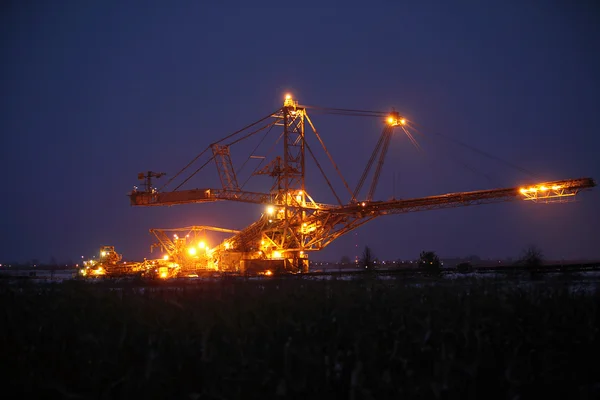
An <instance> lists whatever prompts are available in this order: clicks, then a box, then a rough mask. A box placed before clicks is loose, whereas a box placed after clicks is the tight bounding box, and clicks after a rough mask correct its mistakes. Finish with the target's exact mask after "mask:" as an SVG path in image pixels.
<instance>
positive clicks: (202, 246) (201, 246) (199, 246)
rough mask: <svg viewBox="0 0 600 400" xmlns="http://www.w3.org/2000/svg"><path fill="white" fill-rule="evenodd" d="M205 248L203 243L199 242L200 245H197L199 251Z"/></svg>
mask: <svg viewBox="0 0 600 400" xmlns="http://www.w3.org/2000/svg"><path fill="white" fill-rule="evenodd" d="M205 247H206V243H204V242H200V243H198V248H199V249H203V248H205Z"/></svg>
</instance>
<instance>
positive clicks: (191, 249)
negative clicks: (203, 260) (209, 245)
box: [188, 247, 196, 256]
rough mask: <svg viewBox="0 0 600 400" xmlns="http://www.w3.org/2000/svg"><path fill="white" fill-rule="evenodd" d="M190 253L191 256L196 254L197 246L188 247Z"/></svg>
mask: <svg viewBox="0 0 600 400" xmlns="http://www.w3.org/2000/svg"><path fill="white" fill-rule="evenodd" d="M188 253H189V254H190V256H195V255H196V248H195V247H190V248H189V249H188Z"/></svg>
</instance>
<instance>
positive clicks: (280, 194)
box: [129, 95, 595, 273]
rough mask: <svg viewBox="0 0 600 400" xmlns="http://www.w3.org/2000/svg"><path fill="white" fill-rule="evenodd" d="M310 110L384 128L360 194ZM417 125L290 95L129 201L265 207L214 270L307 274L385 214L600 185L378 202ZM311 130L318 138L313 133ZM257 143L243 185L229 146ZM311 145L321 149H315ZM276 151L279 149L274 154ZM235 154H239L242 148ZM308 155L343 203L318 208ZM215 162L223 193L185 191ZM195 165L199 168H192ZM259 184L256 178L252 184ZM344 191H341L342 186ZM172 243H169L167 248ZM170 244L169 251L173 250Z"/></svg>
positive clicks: (586, 181)
mask: <svg viewBox="0 0 600 400" xmlns="http://www.w3.org/2000/svg"><path fill="white" fill-rule="evenodd" d="M309 110H310V112H311V113H313V112H315V113H321V114H337V115H352V116H366V117H375V118H379V119H381V120H382V122H383V123H384V128H383V132H382V134H381V136H380V138H379V140H378V142H377V144H376V146H375V149H374V151H373V153H372V154H371V156H370V158H369V160H368V162H367V165H366V167H365V169H364V172H363V174H362V176H361V177H360V179H359V180H358V184H357V185H356V187H355V189H354V190H351V189H350V187H349V185H348V183H347V182H346V180H345V179H344V177H343V176H342V173H341V171H340V169H339V168H338V166H337V164H336V163H335V162H334V160H333V158H332V157H331V155H330V153H329V152H328V151H327V148H326V147H325V144H324V142H323V140H322V138H321V136H320V135H319V133H318V132H317V130H316V129H315V126H314V125H313V122H312V121H311V119H310V118H309V115H308V111H309ZM274 128H277V129H274ZM413 128H414V126H413V124H412V123H411V122H410V121H408V120H407V119H406V118H404V117H402V116H400V115H399V114H398V113H397V112H391V113H389V112H387V113H386V112H376V111H361V110H346V109H339V108H323V107H313V106H305V105H299V104H298V103H297V102H296V101H294V100H293V99H292V97H291V96H289V95H287V96H286V98H285V101H284V104H283V106H282V107H281V108H279V109H278V110H276V111H274V112H272V113H269V114H268V115H266V116H265V117H263V118H261V119H260V120H258V121H256V122H254V123H252V124H250V125H248V126H246V127H245V128H243V129H241V130H239V131H237V132H234V133H232V134H230V135H228V136H226V137H225V138H223V139H221V140H219V141H217V142H215V143H213V144H211V145H209V146H208V147H207V148H206V149H205V150H204V151H202V152H201V153H200V154H198V155H197V156H196V157H195V158H194V159H193V160H192V161H191V162H190V163H189V164H188V165H187V166H185V167H184V168H183V169H182V170H180V171H179V172H178V173H177V174H175V175H174V176H173V177H171V178H170V179H169V180H168V182H166V184H165V185H164V186H163V187H162V188H160V189H156V188H152V183H151V178H152V177H153V176H155V173H153V172H151V171H149V172H148V174H146V175H144V174H143V173H142V174H140V179H144V180H145V183H146V189H145V190H143V191H138V190H134V191H133V192H131V193H129V197H130V201H131V204H132V205H133V206H171V205H176V204H189V203H208V202H215V201H225V200H228V201H236V202H245V203H255V204H263V205H265V211H264V213H263V214H262V215H261V216H260V218H259V219H258V220H257V221H255V222H254V223H252V224H250V225H249V226H247V227H246V228H244V229H242V230H241V231H240V232H237V233H235V234H234V235H233V236H232V237H230V238H228V239H226V240H225V241H223V242H222V243H220V244H219V245H218V246H216V247H214V248H212V249H210V255H211V258H212V260H211V261H210V262H212V264H211V265H212V266H215V267H216V268H218V270H219V271H236V272H240V273H244V272H260V271H263V272H265V271H276V270H286V271H292V272H306V271H307V270H308V254H307V253H308V252H311V251H317V250H321V249H323V248H325V247H326V246H327V245H329V244H330V243H331V242H332V241H334V240H335V239H337V238H338V237H340V236H342V235H344V234H346V233H348V232H350V231H352V230H353V229H356V228H357V227H359V226H361V225H362V224H364V223H367V222H369V221H371V220H373V219H374V218H377V217H379V216H382V215H391V214H401V213H407V212H414V211H423V210H433V209H441V208H450V207H460V206H470V205H476V204H486V203H494V202H503V201H511V200H519V199H524V200H529V201H532V202H541V201H543V202H550V201H565V200H568V199H569V198H572V196H575V195H576V194H577V193H578V192H579V191H581V190H582V189H586V188H591V187H593V186H595V182H594V181H593V179H591V178H580V179H569V180H561V181H554V182H543V183H536V184H532V185H528V186H526V187H523V188H519V187H513V188H505V189H492V190H481V191H473V192H460V193H449V194H444V195H438V196H431V197H423V198H412V199H401V200H396V199H393V200H387V201H375V200H373V196H374V194H375V190H376V188H377V183H378V180H379V176H380V174H381V169H382V166H383V163H384V160H385V156H386V153H387V150H388V146H389V144H390V140H391V137H392V135H393V133H394V132H401V133H404V134H406V136H407V137H408V138H409V139H410V140H411V141H412V142H415V141H414V137H413V135H412V133H411V130H412V129H413ZM272 131H275V132H276V133H275V135H274V136H275V137H276V138H277V139H276V141H275V143H274V144H272V145H271V146H270V148H268V150H265V149H263V148H264V147H265V146H264V145H263V143H264V139H265V138H266V137H267V136H268V135H269V134H271V133H272ZM310 132H312V134H314V136H313V135H310ZM258 133H261V135H258ZM251 138H254V140H256V141H258V144H257V145H256V146H252V145H249V144H248V143H247V142H246V144H245V146H243V149H254V150H253V151H252V152H251V154H250V155H249V156H248V157H247V159H246V161H245V162H244V164H243V166H242V167H244V166H246V165H248V164H249V163H252V162H255V163H257V164H258V165H256V166H255V167H254V169H253V171H252V172H251V173H250V174H246V175H248V177H247V178H246V179H245V181H242V180H241V179H240V181H238V177H241V176H242V173H241V172H242V168H240V169H239V170H236V169H234V166H233V162H232V157H231V153H230V149H232V148H233V147H232V146H234V145H236V144H238V143H240V142H242V141H246V140H250V139H251ZM309 139H310V140H309ZM267 143H268V142H267ZM309 143H312V144H313V145H314V143H317V144H316V145H314V147H313V146H312V145H310V144H309ZM319 145H320V147H321V148H322V150H323V152H324V154H325V155H326V156H327V158H328V160H329V162H330V163H331V166H330V168H331V170H332V171H333V170H335V172H336V173H337V175H338V176H339V178H340V180H341V183H343V187H344V188H345V190H346V191H347V195H348V196H347V198H348V199H349V201H348V202H343V201H342V199H341V197H340V196H339V195H338V194H337V192H336V191H335V190H334V187H333V185H332V183H331V181H330V180H329V179H328V177H327V176H326V174H325V172H324V170H323V168H322V166H321V164H320V163H319V162H318V160H317V158H316V157H315V151H314V150H320V149H319V148H318V147H319ZM276 149H277V150H278V151H277V152H275V150H276ZM235 150H236V151H238V147H236V148H235ZM236 154H237V153H236ZM307 154H308V155H309V156H310V158H311V159H312V160H313V161H314V164H315V165H316V169H317V170H318V172H320V174H321V175H322V177H323V178H324V181H325V182H326V183H327V185H328V186H329V188H330V189H331V192H332V194H333V197H335V199H336V202H337V204H323V203H317V202H315V201H314V200H313V198H312V197H311V196H310V195H309V193H308V192H307V187H306V181H305V171H306V169H305V167H306V161H307V157H306V155H307ZM202 157H205V158H208V160H207V161H205V162H204V161H202ZM252 160H254V161H252ZM212 161H214V162H215V164H216V167H217V171H218V176H219V179H220V183H221V187H220V188H202V189H190V190H184V189H181V187H182V186H183V185H184V184H186V183H187V182H188V181H189V180H190V178H192V177H193V176H194V175H196V174H197V173H198V172H199V171H201V170H203V168H204V167H206V165H208V164H209V163H211V162H212ZM375 161H376V162H375ZM195 163H196V164H200V166H199V167H197V168H196V167H192V165H194V164H195ZM374 163H375V165H376V166H375V169H374V171H373V173H372V177H371V181H370V186H369V189H368V191H367V193H366V196H364V197H359V196H360V193H361V190H362V188H363V186H364V184H365V182H366V179H367V176H369V175H370V172H371V168H372V167H373V164H374ZM186 171H193V172H191V173H190V174H189V175H187V177H186V176H185V175H182V174H183V173H184V172H186ZM186 173H187V172H186ZM260 175H263V176H264V175H267V176H270V177H271V178H272V179H273V181H272V182H273V183H272V185H271V188H270V190H269V191H267V192H263V191H260V190H259V191H255V190H248V189H247V187H248V186H249V181H250V178H254V177H256V176H260ZM176 179H181V180H182V181H181V183H179V184H178V185H177V186H175V188H174V189H172V190H166V189H165V188H166V187H167V186H168V185H170V184H173V186H174V185H175V183H174V182H175V180H176ZM254 181H255V180H252V182H254ZM177 182H178V181H177ZM240 182H242V184H240ZM339 186H340V187H341V184H339ZM253 188H254V187H253ZM333 197H332V198H333ZM169 246H171V245H170V244H169ZM169 246H165V247H166V248H167V249H168V248H169ZM177 254H182V253H181V252H179V253H177ZM208 263H209V261H207V266H206V268H208Z"/></svg>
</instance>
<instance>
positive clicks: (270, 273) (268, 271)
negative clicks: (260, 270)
mask: <svg viewBox="0 0 600 400" xmlns="http://www.w3.org/2000/svg"><path fill="white" fill-rule="evenodd" d="M265 275H268V276H271V275H273V273H272V272H271V270H267V272H265Z"/></svg>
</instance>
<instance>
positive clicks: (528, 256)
mask: <svg viewBox="0 0 600 400" xmlns="http://www.w3.org/2000/svg"><path fill="white" fill-rule="evenodd" d="M543 262H544V255H543V253H542V250H541V249H540V248H539V247H537V246H536V245H533V244H532V245H530V246H529V247H527V248H526V249H525V250H523V254H522V255H521V258H520V259H519V264H521V265H524V266H526V267H539V266H540V265H542V264H543Z"/></svg>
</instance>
